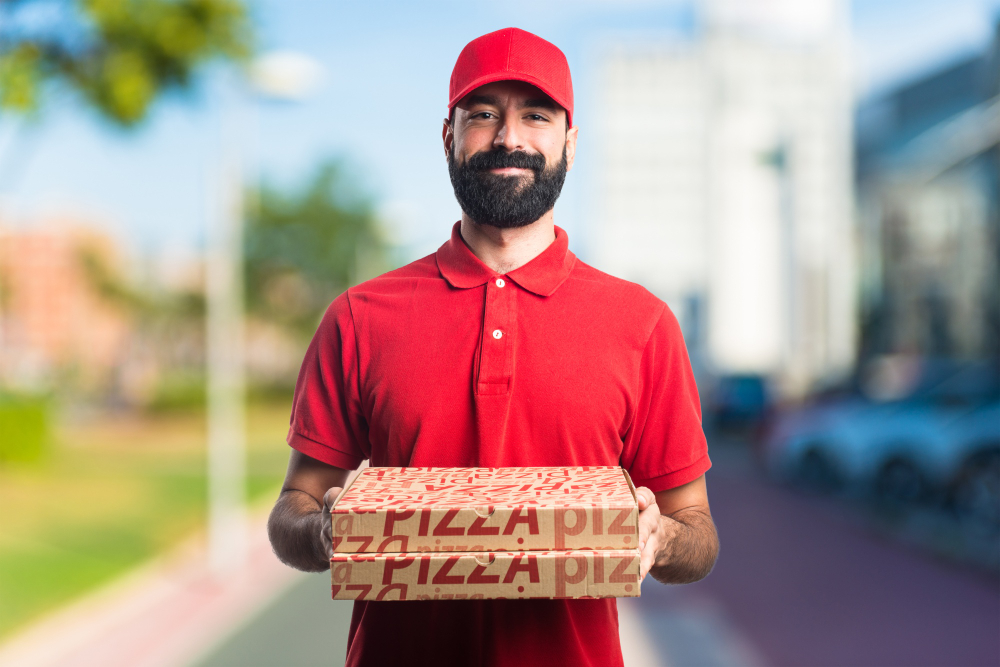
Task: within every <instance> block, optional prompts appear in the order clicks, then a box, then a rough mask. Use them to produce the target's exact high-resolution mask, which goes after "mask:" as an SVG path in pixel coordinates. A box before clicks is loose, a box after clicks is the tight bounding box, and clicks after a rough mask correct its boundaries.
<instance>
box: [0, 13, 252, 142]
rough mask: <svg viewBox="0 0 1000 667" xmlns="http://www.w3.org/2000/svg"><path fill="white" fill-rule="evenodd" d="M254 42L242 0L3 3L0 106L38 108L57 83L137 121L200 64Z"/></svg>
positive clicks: (124, 120) (246, 50) (105, 111)
mask: <svg viewBox="0 0 1000 667" xmlns="http://www.w3.org/2000/svg"><path fill="white" fill-rule="evenodd" d="M251 39H252V38H251V31H250V23H249V19H248V16H247V13H246V10H245V8H244V6H243V4H242V3H241V2H240V1H239V0H0V109H7V110H12V111H17V112H22V113H31V112H35V111H37V110H38V109H39V108H40V107H41V106H42V103H43V98H44V94H45V92H46V90H47V88H48V87H49V84H53V83H55V84H64V85H67V86H68V87H69V88H71V89H73V90H75V91H76V92H78V93H80V94H81V95H83V97H84V98H85V99H86V100H87V101H88V102H90V103H91V104H92V106H94V107H95V108H96V109H97V110H98V111H100V112H101V113H102V115H104V116H105V117H107V118H109V119H111V120H112V121H114V122H116V123H118V124H120V125H123V126H130V125H134V124H136V123H137V122H139V121H140V120H142V119H143V118H144V117H145V116H146V114H147V112H148V110H149V108H150V106H151V105H152V103H153V101H154V100H155V99H156V97H157V96H158V95H159V94H161V93H163V92H166V91H168V90H172V89H183V88H186V87H187V86H188V85H189V84H190V82H191V78H192V75H193V73H194V72H195V71H196V69H197V68H198V67H199V66H201V65H203V64H205V63H207V62H209V61H211V60H212V59H215V58H230V59H243V58H245V57H247V56H248V55H249V54H250V50H251V46H250V45H251Z"/></svg>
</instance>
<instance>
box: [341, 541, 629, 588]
mask: <svg viewBox="0 0 1000 667" xmlns="http://www.w3.org/2000/svg"><path fill="white" fill-rule="evenodd" d="M330 570H331V575H332V584H333V599H335V600H386V601H389V600H476V599H489V598H493V599H525V598H546V599H550V598H603V597H638V596H639V550H638V549H635V548H633V549H602V550H592V551H579V550H576V551H517V552H506V551H504V552H488V553H441V552H429V553H382V554H375V553H362V554H334V555H333V558H331V559H330Z"/></svg>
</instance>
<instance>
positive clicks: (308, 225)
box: [245, 162, 387, 335]
mask: <svg viewBox="0 0 1000 667" xmlns="http://www.w3.org/2000/svg"><path fill="white" fill-rule="evenodd" d="M349 176H350V174H349V170H348V169H347V168H346V166H345V165H344V164H343V163H338V162H328V163H326V164H325V165H323V166H322V167H321V168H320V169H319V170H318V171H317V173H316V175H315V176H314V177H313V178H312V179H311V181H309V182H308V183H307V185H306V186H305V187H304V188H303V189H301V190H300V191H297V192H294V191H293V192H289V193H282V192H279V191H277V190H275V189H274V188H270V187H264V188H263V189H262V190H261V192H260V193H259V196H258V197H257V201H258V204H257V206H256V207H255V208H256V210H254V211H251V213H250V215H249V220H248V223H247V228H246V236H245V272H246V273H245V276H246V290H247V307H248V310H249V311H250V312H251V313H253V314H256V315H259V316H262V317H264V318H265V319H268V320H271V321H275V322H278V323H281V324H282V325H285V326H287V327H289V328H291V329H293V330H295V331H297V332H298V333H300V334H303V335H309V334H312V332H313V331H314V330H315V328H316V323H317V320H318V318H319V317H320V316H321V315H322V313H323V311H324V309H325V308H326V306H327V305H328V304H329V303H330V301H332V300H333V298H334V297H336V296H337V295H338V294H339V293H341V292H342V291H344V290H345V289H347V287H349V286H350V285H351V284H353V283H355V282H357V281H358V280H360V279H363V278H365V277H368V276H370V275H374V274H375V273H378V272H379V271H381V270H383V269H385V268H386V263H387V260H386V246H385V244H384V242H383V241H382V240H381V239H380V237H379V234H378V228H377V225H376V219H375V215H374V212H373V207H372V203H371V201H370V200H369V199H368V198H366V197H359V196H358V195H357V194H356V193H357V192H358V191H359V189H358V188H357V187H355V186H353V185H352V183H351V180H350V178H349Z"/></svg>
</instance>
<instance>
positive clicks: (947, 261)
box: [857, 23, 1000, 358]
mask: <svg viewBox="0 0 1000 667" xmlns="http://www.w3.org/2000/svg"><path fill="white" fill-rule="evenodd" d="M857 127H858V143H857V155H858V169H857V174H858V194H859V203H860V213H861V216H860V220H861V230H862V233H863V239H864V242H863V252H864V262H863V266H864V268H865V271H864V275H863V291H862V294H863V316H864V328H863V354H864V356H866V357H870V356H877V355H883V354H892V353H911V354H919V355H932V356H956V357H993V358H1000V274H998V269H997V267H998V264H1000V23H998V24H997V26H996V34H995V37H994V39H993V42H992V45H991V46H990V47H989V48H988V49H986V50H985V51H983V52H982V53H979V54H973V55H970V56H968V57H966V58H963V59H961V60H959V61H957V62H953V63H951V64H949V65H947V66H945V67H942V68H941V69H939V70H938V71H935V72H931V73H929V74H927V75H925V76H922V77H920V78H918V79H915V80H913V81H910V82H908V83H906V84H905V85H902V86H899V87H898V88H896V89H894V90H891V91H889V92H887V93H885V94H882V95H879V96H877V97H875V98H873V99H870V100H867V101H866V102H865V103H864V104H862V105H861V106H860V108H859V111H858V118H857Z"/></svg>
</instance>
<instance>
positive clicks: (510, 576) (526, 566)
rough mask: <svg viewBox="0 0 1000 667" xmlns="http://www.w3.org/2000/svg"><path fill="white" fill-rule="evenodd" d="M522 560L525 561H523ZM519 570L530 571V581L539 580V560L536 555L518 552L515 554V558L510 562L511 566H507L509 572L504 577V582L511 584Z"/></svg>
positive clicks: (535, 582)
mask: <svg viewBox="0 0 1000 667" xmlns="http://www.w3.org/2000/svg"><path fill="white" fill-rule="evenodd" d="M522 560H523V561H524V562H523V563H522ZM519 572H527V573H528V581H530V582H531V583H533V584H537V583H538V582H539V577H538V560H537V558H536V557H535V556H531V555H525V554H518V555H516V556H514V560H512V561H511V562H510V567H508V568H507V574H506V575H505V576H504V578H503V583H505V584H509V583H511V582H513V581H514V577H515V576H517V574H518V573H519Z"/></svg>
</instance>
